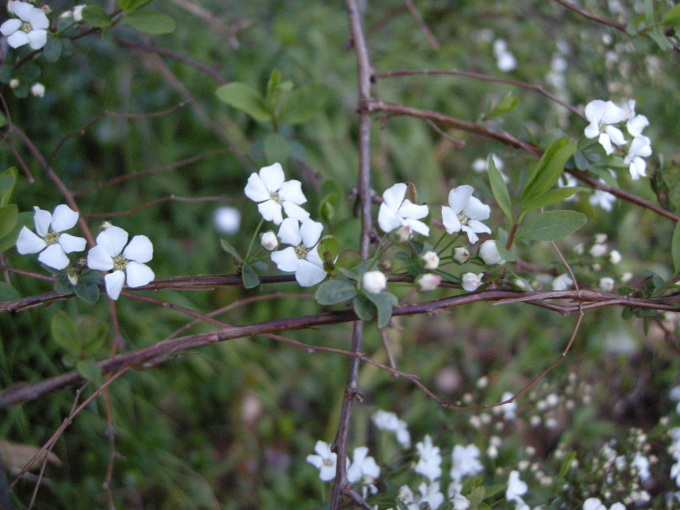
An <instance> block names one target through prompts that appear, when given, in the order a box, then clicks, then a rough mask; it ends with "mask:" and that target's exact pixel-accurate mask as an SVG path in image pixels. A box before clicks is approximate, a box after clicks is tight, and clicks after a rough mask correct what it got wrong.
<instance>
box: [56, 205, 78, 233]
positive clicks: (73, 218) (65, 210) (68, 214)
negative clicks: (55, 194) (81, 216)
mask: <svg viewBox="0 0 680 510" xmlns="http://www.w3.org/2000/svg"><path fill="white" fill-rule="evenodd" d="M77 222H78V213H77V212H75V211H74V210H73V209H71V208H70V207H69V206H67V205H64V204H61V205H58V206H57V207H56V208H55V209H54V213H52V222H51V224H52V231H53V232H64V231H65V230H68V229H70V228H73V227H74V226H75V224H76V223H77Z"/></svg>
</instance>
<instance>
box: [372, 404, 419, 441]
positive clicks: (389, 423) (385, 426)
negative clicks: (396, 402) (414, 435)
mask: <svg viewBox="0 0 680 510" xmlns="http://www.w3.org/2000/svg"><path fill="white" fill-rule="evenodd" d="M371 419H372V420H373V424H374V425H375V426H376V428H377V429H378V430H387V431H389V432H395V433H396V435H397V442H398V443H399V444H400V445H402V446H410V445H411V434H409V431H408V427H407V425H406V422H405V421H404V420H400V419H399V418H398V417H397V415H396V414H394V413H390V412H387V411H383V410H379V411H376V412H375V413H373V416H371Z"/></svg>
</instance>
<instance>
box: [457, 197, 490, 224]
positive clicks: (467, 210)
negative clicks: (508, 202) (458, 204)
mask: <svg viewBox="0 0 680 510" xmlns="http://www.w3.org/2000/svg"><path fill="white" fill-rule="evenodd" d="M463 214H464V215H465V216H467V217H468V218H470V219H472V220H486V219H487V218H488V217H489V215H490V214H491V207H489V206H488V205H486V204H483V203H482V201H481V200H479V199H478V198H475V197H470V199H469V200H468V203H467V205H466V206H465V207H464V208H463Z"/></svg>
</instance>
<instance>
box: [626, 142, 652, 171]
mask: <svg viewBox="0 0 680 510" xmlns="http://www.w3.org/2000/svg"><path fill="white" fill-rule="evenodd" d="M651 155H652V142H651V140H650V139H649V138H647V137H646V136H643V135H641V136H636V137H635V138H633V141H632V142H631V143H630V149H628V155H627V156H626V157H625V158H624V160H623V163H624V164H625V165H629V167H628V169H629V170H630V176H631V178H632V179H633V180H634V181H637V180H638V179H639V178H640V176H642V177H646V176H647V174H646V173H645V171H646V169H647V163H646V162H645V160H644V159H642V158H646V157H647V156H651Z"/></svg>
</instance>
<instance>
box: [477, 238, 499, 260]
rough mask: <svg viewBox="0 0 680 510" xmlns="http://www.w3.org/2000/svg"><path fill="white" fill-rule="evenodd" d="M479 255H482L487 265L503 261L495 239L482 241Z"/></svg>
mask: <svg viewBox="0 0 680 510" xmlns="http://www.w3.org/2000/svg"><path fill="white" fill-rule="evenodd" d="M479 256H480V257H482V260H483V261H484V263H485V264H488V265H493V264H504V263H505V260H503V257H501V254H500V253H499V252H498V247H497V246H496V241H494V240H492V239H489V240H487V241H484V242H483V243H482V245H481V246H480V247H479Z"/></svg>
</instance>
